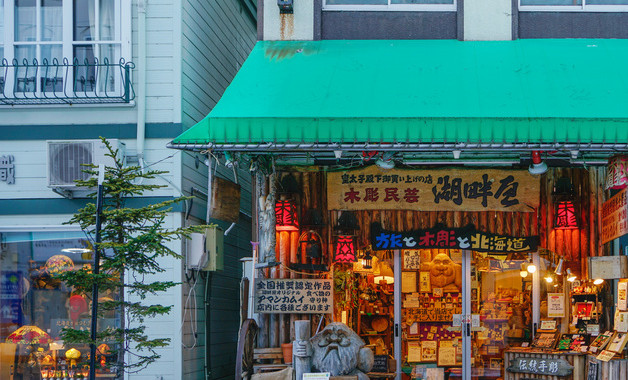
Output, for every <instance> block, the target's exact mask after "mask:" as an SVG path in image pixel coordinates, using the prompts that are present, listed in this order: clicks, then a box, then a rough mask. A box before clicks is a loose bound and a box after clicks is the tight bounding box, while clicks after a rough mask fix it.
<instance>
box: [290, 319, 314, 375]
mask: <svg viewBox="0 0 628 380" xmlns="http://www.w3.org/2000/svg"><path fill="white" fill-rule="evenodd" d="M294 330H295V342H293V343H292V345H293V347H292V352H293V358H292V363H293V365H294V374H295V377H294V378H295V380H302V379H303V374H304V373H308V372H312V365H311V360H310V356H311V352H312V351H311V348H310V347H309V345H310V321H296V322H294ZM303 344H304V345H305V346H306V347H308V348H307V349H306V352H302V353H300V352H299V350H298V347H302V346H303Z"/></svg>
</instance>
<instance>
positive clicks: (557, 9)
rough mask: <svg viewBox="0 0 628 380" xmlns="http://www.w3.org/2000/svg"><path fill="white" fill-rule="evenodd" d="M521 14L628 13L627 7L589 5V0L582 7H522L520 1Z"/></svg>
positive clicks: (583, 1)
mask: <svg viewBox="0 0 628 380" xmlns="http://www.w3.org/2000/svg"><path fill="white" fill-rule="evenodd" d="M518 7H519V11H520V12H590V13H596V12H598V13H604V12H628V4H626V5H597V4H596V5H587V0H582V5H521V0H518Z"/></svg>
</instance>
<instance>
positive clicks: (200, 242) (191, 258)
mask: <svg viewBox="0 0 628 380" xmlns="http://www.w3.org/2000/svg"><path fill="white" fill-rule="evenodd" d="M187 266H188V268H189V269H196V270H204V271H217V270H223V269H224V267H225V266H224V231H223V230H222V228H220V227H218V226H215V225H213V226H210V227H209V228H207V229H206V230H205V233H193V234H191V236H190V239H189V241H188V251H187Z"/></svg>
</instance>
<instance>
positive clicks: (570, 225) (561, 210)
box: [552, 177, 579, 229]
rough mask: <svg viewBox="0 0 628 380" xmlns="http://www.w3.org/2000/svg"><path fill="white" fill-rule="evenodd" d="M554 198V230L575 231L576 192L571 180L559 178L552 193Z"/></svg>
mask: <svg viewBox="0 0 628 380" xmlns="http://www.w3.org/2000/svg"><path fill="white" fill-rule="evenodd" d="M552 195H553V198H554V208H555V209H554V228H556V229H575V228H578V227H579V223H578V212H577V209H578V208H577V203H576V192H575V189H574V186H573V185H572V184H571V180H570V179H569V178H567V177H562V178H559V179H558V181H556V185H555V186H554V192H553V193H552Z"/></svg>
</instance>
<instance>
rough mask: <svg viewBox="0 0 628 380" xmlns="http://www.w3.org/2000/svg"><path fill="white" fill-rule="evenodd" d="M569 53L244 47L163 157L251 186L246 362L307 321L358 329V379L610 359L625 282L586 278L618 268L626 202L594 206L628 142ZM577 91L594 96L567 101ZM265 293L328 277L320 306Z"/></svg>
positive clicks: (539, 45)
mask: <svg viewBox="0 0 628 380" xmlns="http://www.w3.org/2000/svg"><path fill="white" fill-rule="evenodd" d="M581 43H582V41H575V40H564V41H558V40H549V41H510V42H502V43H490V42H488V43H487V42H458V41H443V42H438V41H394V42H391V41H294V42H290V41H262V42H258V44H257V45H256V47H255V48H254V50H253V52H252V53H251V55H250V56H249V58H248V59H247V61H246V62H245V64H244V66H243V67H242V69H241V71H240V73H239V74H238V75H237V76H236V78H235V79H234V82H233V83H232V85H231V86H230V87H229V89H228V90H227V92H226V93H225V96H224V97H223V99H222V100H221V102H219V104H218V105H217V107H216V108H215V109H214V111H213V112H212V113H210V114H209V115H208V117H206V118H205V119H204V120H203V121H202V122H200V123H199V124H197V125H196V126H194V127H193V128H192V129H190V130H188V131H187V132H185V133H184V134H182V135H181V136H179V137H178V138H177V139H175V140H174V141H173V142H172V143H171V144H170V146H171V147H174V148H179V149H188V150H197V151H202V150H210V151H211V152H212V154H213V155H214V156H213V157H214V159H217V160H218V161H219V162H225V161H226V160H228V161H229V162H239V164H240V165H245V166H248V167H249V168H251V170H252V171H253V172H254V173H255V184H256V186H255V187H256V197H255V199H257V202H256V210H257V215H256V218H254V220H256V221H257V224H256V225H255V226H254V230H256V231H257V240H256V241H255V242H254V249H253V252H254V254H253V263H254V264H255V268H257V269H255V270H252V271H251V272H250V274H249V276H248V278H249V280H252V279H255V281H251V283H255V284H256V286H255V287H251V289H250V294H255V295H256V297H255V302H253V303H251V304H250V305H251V306H250V307H249V309H250V310H252V311H251V314H250V315H251V317H252V318H254V319H255V320H256V323H257V324H258V325H259V328H260V329H259V332H258V334H257V339H256V345H257V347H260V348H268V347H271V348H272V347H279V346H280V345H281V344H283V343H287V342H291V341H293V340H294V339H295V337H294V335H293V334H294V330H293V327H292V326H294V322H295V321H298V320H302V319H307V320H310V322H311V326H312V331H311V333H312V334H314V333H316V332H317V331H319V329H320V328H321V327H322V326H325V325H327V324H328V323H330V322H332V321H333V322H343V323H345V324H346V325H347V326H349V328H351V330H353V331H355V332H356V333H357V334H358V335H359V336H360V337H361V339H362V340H363V341H364V343H365V345H366V347H368V348H370V349H371V350H372V351H373V354H374V355H375V357H376V358H378V360H376V362H377V363H379V365H378V366H377V368H376V371H372V372H369V373H368V376H369V377H371V378H381V377H388V378H396V379H408V378H425V376H427V375H434V376H437V377H436V378H452V379H453V378H463V379H473V378H475V379H500V378H507V379H514V378H526V377H528V376H532V377H535V376H545V378H551V376H559V378H575V379H580V378H585V377H583V376H585V371H586V370H587V369H588V368H589V364H588V363H589V361H591V362H593V361H592V360H596V359H595V356H597V355H599V353H600V351H601V350H602V349H603V348H605V347H602V346H601V345H600V344H599V343H600V342H599V341H598V340H597V339H598V337H600V336H601V337H604V336H606V335H613V337H612V338H609V340H611V341H613V340H614V341H616V343H617V344H618V345H617V344H616V345H614V346H613V350H615V351H613V350H610V351H609V352H615V353H616V355H615V358H620V357H622V355H623V353H622V352H623V346H622V343H621V342H622V340H624V337H625V331H623V328H620V329H619V330H617V326H616V320H615V316H616V314H615V313H616V311H618V310H619V311H623V309H617V308H615V307H614V306H613V305H614V304H615V303H616V302H617V299H616V296H615V295H614V294H615V293H616V289H617V288H618V283H619V279H620V278H622V277H618V276H615V275H602V274H600V273H601V272H598V271H597V269H595V270H596V271H594V272H592V268H598V264H597V260H596V258H597V257H620V256H621V255H623V248H622V244H623V243H622V242H621V238H620V236H621V235H622V234H623V233H621V232H620V233H619V234H618V233H604V232H603V231H604V228H606V227H605V226H607V225H609V224H608V223H609V221H610V220H609V219H608V215H610V214H613V213H615V212H619V213H622V212H625V207H626V206H625V204H624V205H621V204H620V203H621V202H618V201H614V202H612V203H613V204H614V206H613V207H615V209H614V210H615V211H613V212H610V211H603V210H604V207H610V206H609V204H608V203H605V202H607V201H609V199H610V198H611V196H612V195H613V194H614V192H615V191H616V190H611V187H614V186H615V185H614V182H613V181H614V179H615V178H616V177H617V175H616V174H615V173H616V171H614V170H615V169H616V168H617V167H618V166H621V165H619V163H620V162H621V160H622V158H616V156H617V155H618V154H621V153H622V152H624V151H626V149H627V147H628V146H627V145H626V144H627V143H628V132H626V127H625V124H624V123H625V119H624V118H623V116H622V117H619V118H617V117H615V116H620V115H619V114H616V115H614V116H612V117H611V116H610V109H609V108H608V105H609V104H611V103H613V102H615V101H616V98H615V96H614V95H613V96H611V97H610V98H606V96H607V95H608V94H611V93H614V91H613V90H612V89H611V88H609V87H607V86H609V85H610V84H608V83H604V81H598V82H595V81H592V82H587V83H584V82H582V81H580V82H578V81H577V80H576V78H575V77H572V75H577V73H578V70H579V69H575V71H572V70H569V69H566V67H567V66H565V65H563V64H562V63H561V62H563V60H566V61H569V62H571V61H572V59H571V58H569V57H568V56H571V55H573V56H572V58H575V57H580V58H582V57H585V56H587V57H589V58H591V56H589V54H595V53H591V52H590V51H587V50H586V49H585V50H582V49H581V48H584V47H585V46H584V45H580V44H581ZM608 43H619V44H625V42H624V41H614V42H611V41H603V40H596V44H599V45H597V46H598V47H604V46H606V47H610V45H607V44H608ZM588 46H590V44H589V45H588ZM611 50H612V51H614V52H615V51H616V50H615V49H614V48H611ZM580 54H583V55H580ZM382 57H386V60H388V61H393V62H395V63H396V66H395V71H394V72H392V73H390V72H387V73H386V74H382V73H381V71H380V68H381V65H378V62H383V61H382ZM430 57H439V58H438V59H436V58H430ZM443 57H449V58H451V62H454V61H455V63H449V64H445V66H446V68H444V69H443V68H442V67H443V66H442V65H443V62H449V61H448V60H447V59H445V58H443ZM404 58H405V59H404ZM621 59H625V58H621ZM437 61H438V62H437ZM504 62H511V63H515V62H516V63H517V64H513V65H510V66H508V65H504ZM522 67H523V68H525V70H523V71H522V70H521V68H522ZM330 68H331V69H332V72H333V73H332V75H331V78H330V77H329V70H330ZM591 69H593V70H596V69H595V68H591ZM300 72H304V73H307V75H300V74H299V73H300ZM469 73H473V75H470V74H469ZM580 74H582V73H580ZM252 75H254V76H255V77H254V78H255V79H253V76H252ZM284 76H285V77H290V78H293V80H291V81H279V78H280V77H284ZM365 78H368V80H366V79H365ZM451 78H456V80H455V81H453V82H451ZM495 78H499V79H500V81H498V82H499V83H496V82H495ZM253 80H255V82H253ZM251 83H256V85H255V86H254V87H253V88H252V87H251V86H250V84H251ZM478 83H480V85H478ZM522 83H530V84H531V85H530V86H529V87H526V86H520V84H522ZM574 87H577V88H578V89H579V90H578V91H581V93H587V94H589V95H590V96H584V98H586V99H584V98H583V99H574V98H573V97H571V98H570V99H571V101H569V102H564V99H566V97H569V95H568V93H571V92H570V91H571V90H573V89H574ZM611 87H612V85H611ZM604 88H606V89H608V90H609V91H608V92H606V91H605V90H603V89H604ZM565 91H567V93H566V92H565ZM600 94H606V95H600ZM616 95H617V94H616ZM540 97H541V98H542V99H543V101H541V100H540ZM605 98H606V101H605V100H604V99H605ZM611 98H612V99H611ZM282 99H290V102H288V103H282ZM579 102H583V103H581V106H582V107H580V106H578V103H579ZM585 105H586V107H585ZM583 107H584V108H583ZM223 154H224V157H223V156H221V155H223ZM617 160H619V161H617ZM608 173H611V174H608ZM607 182H608V184H607ZM605 217H606V218H607V219H604V218H605ZM617 221H618V220H617ZM619 224H621V223H619ZM613 260H615V259H613ZM616 260H621V259H619V258H617V259H616ZM590 261H592V262H593V263H592V264H589V262H590ZM598 275H599V276H600V277H601V278H599V280H598V278H597V277H595V276H598ZM274 279H276V280H274ZM279 279H283V280H282V281H288V282H293V283H294V284H293V285H290V286H297V285H296V283H297V282H299V283H301V284H302V285H298V286H304V287H306V285H304V284H305V282H306V281H305V280H304V279H328V280H331V283H332V284H333V292H331V293H332V294H333V306H332V307H327V305H328V302H329V300H328V299H327V296H326V293H325V292H323V293H322V294H321V293H312V294H310V295H309V296H308V295H307V293H306V295H305V296H304V300H305V301H304V300H303V299H300V300H297V301H294V302H297V303H298V304H299V306H298V307H297V306H296V305H293V304H294V302H293V301H292V300H291V299H290V297H287V298H285V297H283V296H281V297H280V296H278V295H283V293H282V292H284V291H288V290H289V291H292V288H289V289H288V288H286V287H287V286H288V285H287V282H282V281H279ZM594 280H598V281H596V282H595V283H594ZM601 280H604V281H601ZM308 281H309V280H308ZM275 282H276V283H275ZM279 283H281V284H282V285H278V284H279ZM259 284H262V286H263V287H264V288H263V289H264V290H265V291H268V290H269V289H271V291H272V292H275V293H264V294H266V295H267V297H264V298H263V299H260V294H261V293H260V285H259ZM269 284H272V285H270V286H271V287H272V288H269ZM312 286H314V285H312ZM313 289H314V288H313ZM277 292H279V293H277ZM299 294H300V293H299ZM614 297H615V298H614ZM301 303H305V304H304V305H301ZM313 311H315V312H313ZM304 312H305V313H304ZM308 312H311V313H308ZM607 332H608V334H606V333H607ZM607 343H608V342H607ZM598 346H599V347H598ZM596 347H597V348H596ZM620 351H622V352H620ZM592 355H593V359H591V356H592ZM609 355H610V354H609ZM611 356H613V355H611ZM382 358H384V359H382ZM388 359H390V360H388ZM611 362H612V360H611ZM382 363H384V364H382ZM607 365H608V364H607ZM592 367H595V364H594V365H593V366H592ZM602 367H603V365H601V364H600V366H599V368H600V371H602ZM601 373H602V372H600V376H602V375H601ZM561 376H562V377H561ZM540 378H544V377H540ZM600 378H602V377H600Z"/></svg>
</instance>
